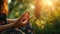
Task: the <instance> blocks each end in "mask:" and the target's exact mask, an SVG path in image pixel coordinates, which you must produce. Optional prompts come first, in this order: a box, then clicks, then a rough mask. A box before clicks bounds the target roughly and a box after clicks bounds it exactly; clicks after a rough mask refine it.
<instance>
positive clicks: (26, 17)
mask: <svg viewBox="0 0 60 34" xmlns="http://www.w3.org/2000/svg"><path fill="white" fill-rule="evenodd" d="M28 21H29V13H28V12H26V13H25V14H24V15H23V17H22V18H20V19H19V23H18V24H19V26H20V27H23V26H26V25H27V24H28Z"/></svg>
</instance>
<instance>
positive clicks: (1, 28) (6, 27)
mask: <svg viewBox="0 0 60 34" xmlns="http://www.w3.org/2000/svg"><path fill="white" fill-rule="evenodd" d="M16 26H17V24H16V23H15V22H14V23H10V24H6V25H0V31H2V30H5V29H8V28H12V27H16Z"/></svg>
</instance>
